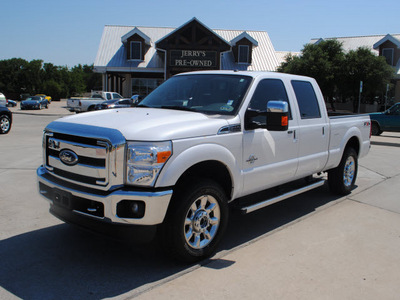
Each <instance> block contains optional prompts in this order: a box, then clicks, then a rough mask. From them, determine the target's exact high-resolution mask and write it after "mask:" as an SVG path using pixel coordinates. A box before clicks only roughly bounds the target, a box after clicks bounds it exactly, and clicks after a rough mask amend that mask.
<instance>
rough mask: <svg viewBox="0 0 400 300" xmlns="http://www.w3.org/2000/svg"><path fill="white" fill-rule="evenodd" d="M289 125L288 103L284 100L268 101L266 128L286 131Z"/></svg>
mask: <svg viewBox="0 0 400 300" xmlns="http://www.w3.org/2000/svg"><path fill="white" fill-rule="evenodd" d="M288 127H289V105H288V103H287V102H285V101H268V103H267V129H268V130H270V131H286V130H288Z"/></svg>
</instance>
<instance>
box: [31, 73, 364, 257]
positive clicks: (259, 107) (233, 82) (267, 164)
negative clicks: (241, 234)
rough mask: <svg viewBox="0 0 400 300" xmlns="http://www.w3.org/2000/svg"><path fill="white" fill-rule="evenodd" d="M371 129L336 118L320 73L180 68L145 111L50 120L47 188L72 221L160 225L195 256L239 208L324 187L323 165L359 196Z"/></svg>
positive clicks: (204, 252)
mask: <svg viewBox="0 0 400 300" xmlns="http://www.w3.org/2000/svg"><path fill="white" fill-rule="evenodd" d="M370 127H371V123H370V119H369V116H368V115H363V116H361V115H358V116H337V117H333V118H329V117H328V114H327V111H326V108H325V103H324V100H323V96H322V93H321V91H320V89H319V87H318V85H317V83H316V81H315V80H314V79H312V78H308V77H302V76H295V75H288V74H280V73H268V72H234V71H209V72H194V73H186V74H180V75H176V76H174V77H172V78H171V79H169V80H167V81H166V82H165V83H163V84H162V85H161V86H160V87H158V88H157V89H156V90H154V91H153V92H152V93H151V94H150V95H148V96H147V97H146V98H145V99H144V100H143V101H142V102H141V103H140V104H139V105H138V107H135V108H127V109H121V110H118V109H115V110H107V111H100V112H90V113H87V114H84V115H74V116H68V117H64V118H62V119H59V120H56V121H54V122H52V123H50V124H49V125H48V126H47V127H46V128H45V130H44V136H43V165H42V166H41V167H39V168H38V170H37V175H38V180H39V192H40V194H41V195H43V196H44V197H45V198H46V199H47V200H48V201H49V202H50V211H51V212H52V213H53V214H54V215H56V216H58V217H60V218H61V219H64V220H68V216H76V215H81V216H84V217H86V218H83V219H84V220H86V219H87V218H90V219H94V220H98V222H108V223H114V224H130V225H142V226H154V225H156V226H157V231H158V233H159V234H158V235H159V238H160V240H161V244H162V245H163V246H164V247H165V249H166V250H167V251H168V252H169V253H170V254H172V255H173V256H174V257H177V258H180V259H182V260H185V261H195V260H198V259H201V258H204V257H206V256H209V255H211V254H212V253H213V252H214V251H215V249H216V246H217V245H218V243H219V242H220V240H221V237H222V235H223V234H224V231H225V228H226V226H227V221H228V214H229V209H228V208H229V206H230V205H234V206H235V207H236V208H239V209H240V210H241V211H242V212H243V213H250V212H252V211H255V210H257V209H259V208H262V207H265V206H267V205H269V204H272V203H275V202H277V201H280V200H283V199H286V198H288V197H290V196H293V195H297V194H299V193H302V192H306V191H308V190H311V189H313V188H316V187H319V186H321V185H323V184H324V182H325V179H326V176H319V177H316V176H314V177H312V175H313V174H317V173H321V172H327V173H328V176H327V181H328V184H329V186H330V188H331V190H332V191H333V192H334V193H337V194H342V195H343V194H348V193H350V191H351V190H352V188H353V187H354V183H355V180H356V176H357V166H358V164H357V162H358V158H360V157H362V156H364V155H366V154H367V153H368V151H369V147H370ZM303 179H307V180H303ZM299 181H300V182H304V185H301V186H298V184H297V183H298V182H299ZM295 183H296V184H295ZM283 185H284V186H285V187H286V188H287V187H289V188H290V189H289V190H285V189H282V188H281V187H282V186H283ZM274 187H279V188H277V189H273V188H274ZM276 190H277V191H281V190H282V191H281V192H279V193H278V194H277V193H276ZM80 218H81V219H82V217H80Z"/></svg>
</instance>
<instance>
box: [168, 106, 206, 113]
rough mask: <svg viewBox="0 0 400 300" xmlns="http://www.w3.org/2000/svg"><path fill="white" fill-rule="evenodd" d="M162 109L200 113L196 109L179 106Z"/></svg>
mask: <svg viewBox="0 0 400 300" xmlns="http://www.w3.org/2000/svg"><path fill="white" fill-rule="evenodd" d="M160 108H165V109H175V110H184V111H194V112H199V111H198V110H196V109H193V108H190V107H187V106H178V105H163V106H161V107H160Z"/></svg>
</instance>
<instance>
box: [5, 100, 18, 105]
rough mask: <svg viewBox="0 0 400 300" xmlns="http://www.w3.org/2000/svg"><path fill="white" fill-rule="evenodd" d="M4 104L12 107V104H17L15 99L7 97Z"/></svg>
mask: <svg viewBox="0 0 400 300" xmlns="http://www.w3.org/2000/svg"><path fill="white" fill-rule="evenodd" d="M6 106H7V107H14V106H17V101H14V100H10V99H7V104H6Z"/></svg>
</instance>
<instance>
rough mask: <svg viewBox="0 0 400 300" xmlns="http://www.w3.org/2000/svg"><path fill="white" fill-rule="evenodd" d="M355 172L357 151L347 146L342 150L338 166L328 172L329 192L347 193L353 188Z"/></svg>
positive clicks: (356, 169)
mask: <svg viewBox="0 0 400 300" xmlns="http://www.w3.org/2000/svg"><path fill="white" fill-rule="evenodd" d="M357 172H358V155H357V152H356V151H355V150H354V149H353V148H351V147H348V148H346V149H345V150H344V153H343V157H342V159H341V161H340V164H339V166H337V167H336V168H335V169H332V170H330V171H329V172H328V184H329V188H330V190H331V192H332V193H334V194H337V195H348V194H349V193H350V192H351V190H352V189H353V188H354V184H355V182H356V178H357Z"/></svg>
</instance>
